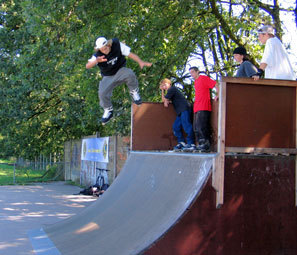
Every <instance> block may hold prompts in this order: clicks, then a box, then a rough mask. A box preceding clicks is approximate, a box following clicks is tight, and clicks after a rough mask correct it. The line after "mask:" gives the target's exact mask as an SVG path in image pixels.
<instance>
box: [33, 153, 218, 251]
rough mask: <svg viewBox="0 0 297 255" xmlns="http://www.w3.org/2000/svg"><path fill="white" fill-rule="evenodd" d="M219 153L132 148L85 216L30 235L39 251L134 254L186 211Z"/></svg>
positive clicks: (196, 195)
mask: <svg viewBox="0 0 297 255" xmlns="http://www.w3.org/2000/svg"><path fill="white" fill-rule="evenodd" d="M214 158H215V154H185V153H183V154H182V153H152V152H131V153H130V155H129V158H128V159H127V161H126V163H125V165H124V167H123V169H122V171H121V172H120V174H119V176H118V177H117V178H116V179H115V181H114V182H113V184H112V185H111V186H110V188H109V189H108V190H107V191H106V192H105V193H104V195H103V196H102V197H100V198H99V199H98V200H97V201H96V202H95V203H94V204H92V205H91V206H89V207H88V208H86V209H85V210H84V211H83V212H82V213H81V214H79V215H76V216H74V217H71V218H69V219H67V220H64V221H61V222H59V223H57V224H53V225H49V226H45V227H44V228H43V229H40V230H38V231H32V232H31V233H29V236H30V239H31V242H32V245H33V248H34V249H35V252H36V254H38V255H41V254H42V255H49V254H51V255H53V254H57V255H58V254H62V255H70V254H71V255H81V254H99V255H103V254H104V255H134V254H135V255H136V254H141V253H142V252H143V251H145V250H146V249H147V248H148V247H150V246H151V245H152V244H153V243H154V242H155V241H156V240H158V239H159V238H161V237H162V236H163V235H164V234H165V233H166V232H167V231H168V230H169V229H170V228H171V227H172V226H173V225H174V224H175V223H177V222H178V220H179V219H180V218H181V217H182V216H183V215H184V213H186V211H187V210H188V209H189V207H190V206H191V203H192V202H193V201H194V200H195V199H196V198H197V197H198V195H199V194H200V192H201V190H202V189H203V187H204V185H205V183H206V181H207V179H208V177H209V176H210V172H211V168H212V166H213V161H214Z"/></svg>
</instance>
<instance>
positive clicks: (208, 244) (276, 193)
mask: <svg viewBox="0 0 297 255" xmlns="http://www.w3.org/2000/svg"><path fill="white" fill-rule="evenodd" d="M180 188H182V187H180ZM294 195H295V158H294V157H282V156H278V157H272V156H237V157H232V156H228V157H226V172H225V197H224V199H225V203H224V205H223V206H222V207H221V208H220V209H216V208H215V191H214V190H213V188H212V186H211V180H209V182H208V184H207V186H206V187H205V188H204V190H203V191H202V193H201V195H200V196H199V197H198V199H197V200H196V202H195V203H194V204H193V206H192V207H191V208H190V209H189V211H188V213H187V214H186V215H185V216H184V217H183V218H182V219H181V220H180V222H179V223H177V225H175V226H174V227H173V228H172V229H171V230H169V232H168V233H167V234H166V235H165V236H164V237H163V238H162V239H160V240H159V241H158V242H157V243H156V244H155V245H154V246H153V247H151V248H150V249H149V250H147V251H146V252H145V253H144V254H145V255H241V254H242V255H296V254H297V242H296V240H297V208H296V207H295V203H294Z"/></svg>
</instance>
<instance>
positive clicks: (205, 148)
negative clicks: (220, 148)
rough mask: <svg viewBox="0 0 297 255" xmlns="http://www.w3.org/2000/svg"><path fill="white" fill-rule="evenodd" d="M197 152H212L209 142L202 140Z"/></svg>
mask: <svg viewBox="0 0 297 255" xmlns="http://www.w3.org/2000/svg"><path fill="white" fill-rule="evenodd" d="M197 150H198V151H199V152H209V151H210V143H209V141H208V140H205V139H202V140H200V141H199V145H198V146H197Z"/></svg>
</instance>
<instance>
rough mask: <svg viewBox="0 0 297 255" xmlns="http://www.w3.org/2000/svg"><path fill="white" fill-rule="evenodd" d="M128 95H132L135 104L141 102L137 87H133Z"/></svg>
mask: <svg viewBox="0 0 297 255" xmlns="http://www.w3.org/2000/svg"><path fill="white" fill-rule="evenodd" d="M130 95H131V97H132V100H133V103H134V104H137V105H141V104H142V100H141V97H140V95H139V93H138V88H137V89H133V90H131V91H130Z"/></svg>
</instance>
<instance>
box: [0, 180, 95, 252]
mask: <svg viewBox="0 0 297 255" xmlns="http://www.w3.org/2000/svg"><path fill="white" fill-rule="evenodd" d="M80 190H81V188H79V187H77V186H73V185H67V184H66V183H65V182H54V183H38V184H33V185H27V186H23V185H22V186H21V185H16V186H0V255H31V254H32V255H33V254H35V253H34V251H33V248H32V245H31V242H30V239H29V237H28V234H27V232H28V231H29V230H31V229H35V228H40V226H44V225H46V224H53V223H56V222H59V221H61V220H63V219H66V218H68V217H71V216H73V215H75V214H77V213H79V212H80V211H81V210H83V209H84V208H85V207H87V206H88V205H90V204H92V203H93V202H94V201H96V198H93V197H90V196H82V195H73V194H76V193H78V192H79V191H80Z"/></svg>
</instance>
